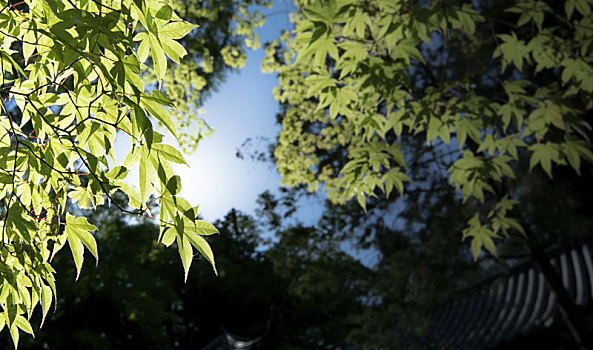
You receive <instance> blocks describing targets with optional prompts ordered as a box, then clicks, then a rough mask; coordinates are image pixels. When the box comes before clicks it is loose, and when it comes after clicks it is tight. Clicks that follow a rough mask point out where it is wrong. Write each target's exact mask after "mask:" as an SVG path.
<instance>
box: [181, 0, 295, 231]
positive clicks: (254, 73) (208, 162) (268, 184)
mask: <svg viewBox="0 0 593 350" xmlns="http://www.w3.org/2000/svg"><path fill="white" fill-rule="evenodd" d="M288 6H289V5H288V2H286V1H275V6H274V8H272V9H270V10H268V9H265V11H264V13H271V14H272V15H271V16H268V19H267V21H266V24H265V25H264V26H263V27H262V28H260V29H259V30H258V34H259V35H260V38H261V40H262V43H263V42H265V41H269V40H273V39H275V38H276V37H278V36H279V35H280V31H281V30H282V29H290V22H289V19H288V12H289V11H288V10H289V8H288ZM263 57H264V51H263V49H258V50H255V51H254V50H249V51H248V52H247V64H246V66H245V68H243V69H241V70H240V71H238V72H235V73H230V74H228V76H227V79H226V81H225V82H224V83H223V84H221V86H220V88H219V89H218V91H217V92H214V93H213V94H212V96H211V97H210V98H209V99H208V100H207V101H206V103H205V105H204V109H205V111H206V113H205V114H204V115H202V117H203V118H204V119H205V120H206V121H207V123H208V124H209V125H210V126H212V127H213V128H214V134H212V135H211V136H210V137H207V138H206V139H204V140H203V141H201V142H200V145H199V146H198V148H197V150H196V152H195V153H193V154H192V155H189V156H186V160H187V162H188V163H189V165H190V167H186V166H176V167H175V168H174V169H175V171H176V173H178V174H179V175H180V176H181V181H182V193H181V195H182V196H183V197H184V198H186V199H188V200H189V201H190V203H192V204H193V205H196V204H199V205H200V214H201V215H202V216H203V217H204V219H206V220H209V221H213V220H215V219H217V218H221V217H222V216H224V214H226V213H227V212H228V211H229V210H230V209H231V208H236V209H239V210H242V211H246V212H248V213H252V212H253V210H254V209H255V200H256V198H257V195H258V194H259V193H261V192H263V191H264V190H266V189H275V188H278V186H279V185H280V181H281V178H280V176H279V175H278V173H277V172H276V171H275V169H274V168H273V166H272V165H271V164H264V163H261V162H252V161H249V160H241V159H238V158H236V156H235V154H236V151H237V149H239V148H240V147H241V144H242V143H243V142H244V141H245V140H246V139H247V138H252V139H255V138H256V137H258V136H261V137H267V138H268V139H270V140H273V139H274V137H275V136H276V134H277V133H278V131H279V130H280V128H279V126H278V125H276V123H275V119H276V117H275V115H276V113H277V112H278V110H279V105H278V103H277V102H276V101H275V100H274V98H273V94H272V90H273V88H274V87H275V86H276V85H277V79H276V76H275V75H273V74H263V73H262V72H261V71H260V62H261V60H262V58H263ZM259 146H261V147H264V146H265V145H264V144H259Z"/></svg>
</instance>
